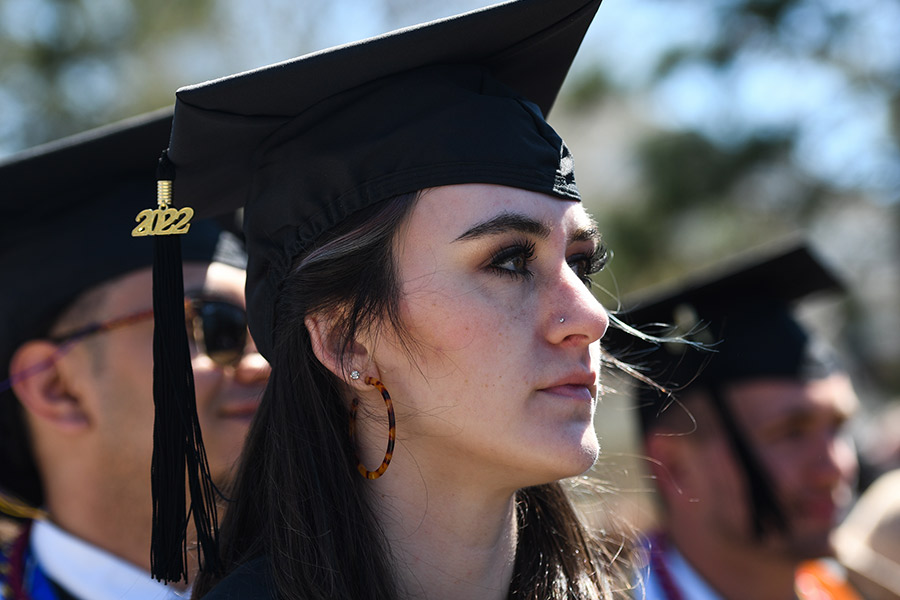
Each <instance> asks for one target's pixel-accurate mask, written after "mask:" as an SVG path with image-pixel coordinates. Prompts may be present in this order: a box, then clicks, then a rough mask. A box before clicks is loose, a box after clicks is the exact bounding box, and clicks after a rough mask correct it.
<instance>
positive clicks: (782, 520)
mask: <svg viewBox="0 0 900 600" xmlns="http://www.w3.org/2000/svg"><path fill="white" fill-rule="evenodd" d="M710 395H711V396H712V404H713V406H714V407H715V408H716V409H717V410H716V412H718V414H719V419H720V420H721V422H722V425H723V426H724V427H725V435H726V436H728V440H729V442H730V444H731V449H732V451H733V452H734V453H735V455H736V457H737V459H738V461H739V462H740V463H741V465H742V466H743V467H744V474H745V475H746V476H747V487H748V488H749V489H748V490H747V493H748V494H749V496H750V510H751V520H752V525H753V534H754V535H755V536H756V538H757V539H762V538H763V537H764V536H765V535H766V534H767V533H782V532H787V527H788V522H787V518H786V517H785V516H784V510H783V509H782V508H781V503H780V502H779V501H778V498H777V496H776V494H775V486H774V484H773V483H772V480H771V478H770V477H769V475H768V473H767V472H766V470H765V468H764V467H763V466H762V464H761V463H760V461H759V459H758V458H757V454H756V452H754V451H753V449H752V448H751V447H750V444H749V443H748V442H747V440H746V439H745V437H744V434H743V432H742V431H741V429H740V428H739V427H738V424H737V422H736V421H735V418H734V414H733V413H732V412H731V409H730V408H729V407H728V405H727V404H726V403H725V402H726V400H725V394H724V393H723V392H722V391H721V389H719V388H713V389H712V390H711V394H710Z"/></svg>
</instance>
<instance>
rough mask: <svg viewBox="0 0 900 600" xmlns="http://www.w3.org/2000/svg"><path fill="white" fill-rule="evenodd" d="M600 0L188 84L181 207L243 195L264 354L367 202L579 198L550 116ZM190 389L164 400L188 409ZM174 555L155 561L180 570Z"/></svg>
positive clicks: (456, 25)
mask: <svg viewBox="0 0 900 600" xmlns="http://www.w3.org/2000/svg"><path fill="white" fill-rule="evenodd" d="M599 5H600V0H513V1H510V2H505V3H502V4H497V5H494V6H490V7H488V8H485V9H481V10H476V11H472V12H469V13H465V14H462V15H458V16H454V17H449V18H446V19H441V20H438V21H433V22H430V23H426V24H423V25H419V26H415V27H409V28H406V29H402V30H398V31H394V32H392V33H388V34H385V35H382V36H379V37H375V38H371V39H368V40H364V41H361V42H357V43H353V44H348V45H345V46H340V47H337V48H332V49H329V50H324V51H321V52H317V53H313V54H310V55H306V56H303V57H300V58H296V59H293V60H289V61H286V62H282V63H279V64H275V65H270V66H267V67H263V68H260V69H257V70H254V71H249V72H246V73H241V74H238V75H234V76H231V77H226V78H223V79H219V80H215V81H210V82H206V83H202V84H199V85H195V86H190V87H186V88H183V89H181V90H179V91H178V92H177V94H176V96H177V101H176V107H175V117H174V124H173V129H172V136H171V142H170V146H169V148H168V151H167V157H166V158H164V160H163V165H164V173H163V174H162V177H163V178H167V177H170V178H173V179H174V181H173V186H174V189H173V199H174V205H175V206H181V207H192V208H193V209H194V210H196V212H197V214H198V215H209V214H216V213H217V212H220V211H225V210H234V209H235V208H237V207H239V206H245V220H244V232H245V235H246V239H247V246H248V251H249V255H250V258H249V264H248V273H247V275H248V280H247V304H248V319H249V322H250V330H251V333H252V334H253V336H254V340H255V342H256V344H257V347H258V348H259V350H260V352H261V353H262V354H263V356H267V357H269V358H271V356H270V354H271V352H272V348H273V347H274V340H273V338H274V334H275V332H274V306H275V300H276V295H277V292H278V288H279V285H280V283H281V281H282V280H283V278H284V277H285V276H286V275H287V273H288V270H289V269H290V268H291V266H292V263H293V261H294V259H295V258H297V256H298V255H300V254H301V253H302V252H303V251H304V249H306V248H308V247H310V245H311V244H312V243H313V242H314V240H316V239H317V238H318V237H319V236H320V235H322V234H323V233H325V232H327V231H329V230H330V229H332V228H333V227H335V226H336V225H338V224H340V223H341V222H343V221H344V219H346V218H347V217H349V216H351V215H353V214H354V213H357V212H358V211H361V210H364V209H365V208H367V207H370V206H372V205H374V204H375V203H377V202H380V201H383V200H387V199H389V198H391V197H395V196H398V195H401V194H406V193H413V192H416V191H419V190H422V189H425V188H429V187H435V186H441V185H452V184H461V183H489V184H498V185H506V186H511V187H517V188H522V189H527V190H533V191H537V192H543V193H546V194H550V195H553V196H556V197H559V198H562V199H568V200H579V198H580V197H579V194H578V189H577V187H576V186H575V180H574V173H573V160H572V156H571V154H570V153H569V151H568V149H567V148H566V146H565V144H564V143H563V141H562V140H561V139H560V137H559V136H558V135H557V134H556V132H555V131H553V129H552V128H551V127H550V126H549V125H548V124H547V123H546V121H545V120H544V116H545V115H546V114H547V112H548V111H549V110H550V108H551V106H552V105H553V103H554V100H555V98H556V96H557V93H558V91H559V89H560V86H561V85H562V82H563V80H564V78H565V76H566V74H567V72H568V70H569V67H570V65H571V63H572V60H573V58H574V56H575V54H576V52H577V50H578V48H579V46H580V44H581V41H582V38H583V36H584V34H585V32H586V30H587V28H588V26H589V24H590V22H591V20H592V19H593V16H594V14H595V12H596V11H597V9H598V7H599ZM166 165H167V166H166ZM167 268H169V267H167ZM169 301H170V302H172V301H174V300H173V299H171V298H170V300H169ZM177 368H178V367H176V369H177ZM167 377H168V378H169V379H178V377H177V376H176V377H175V378H172V377H171V376H167ZM181 397H182V394H181V392H172V393H171V394H170V393H166V394H164V395H163V396H159V395H158V396H157V403H158V404H166V405H170V406H171V408H169V409H165V410H166V411H168V410H172V411H177V410H178V408H177V406H184V405H186V404H187V403H189V402H190V400H182V399H180V398H181ZM166 421H173V420H172V419H166ZM176 495H177V492H176ZM168 502H169V500H161V503H162V504H168ZM163 513H165V514H168V511H167V510H163V511H162V512H161V513H160V514H163ZM166 518H168V517H166ZM167 528H172V525H164V524H161V523H160V524H158V526H157V527H156V529H155V530H154V531H155V535H157V534H158V535H163V533H164V531H165V530H166V529H167ZM166 554H169V555H170V554H172V551H171V550H170V549H169V550H164V549H161V548H160V550H159V552H156V553H155V556H156V559H154V560H158V563H157V564H158V565H159V567H158V568H157V567H154V574H155V575H156V576H158V577H160V578H163V579H178V578H179V569H180V566H178V565H173V566H172V567H171V568H169V567H168V566H166V565H167V563H166V561H167V558H166V556H165V555H166ZM204 554H207V553H206V552H205V551H204ZM204 568H215V565H210V564H206V565H204Z"/></svg>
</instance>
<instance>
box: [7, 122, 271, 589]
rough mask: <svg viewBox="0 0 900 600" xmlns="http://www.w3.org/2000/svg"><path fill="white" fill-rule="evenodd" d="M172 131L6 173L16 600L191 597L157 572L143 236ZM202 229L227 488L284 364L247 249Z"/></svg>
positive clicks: (36, 160)
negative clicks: (270, 335) (263, 350)
mask: <svg viewBox="0 0 900 600" xmlns="http://www.w3.org/2000/svg"><path fill="white" fill-rule="evenodd" d="M170 125H171V110H167V111H160V112H156V113H152V114H149V115H144V116H141V117H137V118H135V119H132V120H129V121H125V122H122V123H118V124H115V125H111V126H108V127H105V128H100V129H97V130H94V131H91V132H87V133H84V134H79V135H77V136H73V137H70V138H66V139H64V140H60V141H58V142H54V143H51V144H47V145H45V146H41V147H38V148H35V149H33V150H29V151H25V152H22V153H20V154H19V155H16V156H13V157H11V158H10V159H8V160H6V161H4V162H2V163H0V189H2V190H3V194H2V199H0V211H2V213H0V217H2V218H0V276H2V278H3V281H4V283H3V285H2V286H0V509H2V510H3V512H4V513H6V514H8V515H11V516H13V517H15V518H16V519H17V520H18V521H19V523H18V526H17V528H16V531H15V532H13V533H12V534H11V535H9V536H7V539H5V540H4V543H3V547H2V552H0V597H2V598H4V599H5V598H15V599H25V598H28V599H33V600H41V599H44V598H56V599H66V598H77V599H80V600H88V599H90V600H104V599H113V598H126V597H127V598H132V599H140V598H154V599H156V598H159V599H162V598H176V597H182V596H184V595H186V594H187V591H185V590H178V589H175V588H172V587H168V586H164V585H162V584H161V583H158V582H156V581H154V580H153V579H151V577H150V575H149V570H150V558H149V557H150V546H151V539H150V538H151V533H150V531H151V520H152V513H153V505H152V502H151V453H152V447H153V418H154V408H153V400H152V388H153V382H152V377H153V359H152V345H153V319H152V317H153V312H152V310H151V306H152V288H153V274H152V267H151V265H152V262H153V244H152V243H151V242H149V241H148V240H145V239H135V238H133V237H131V236H129V235H128V231H129V230H130V229H131V228H132V227H135V216H136V215H137V214H138V213H139V212H140V211H141V210H142V209H147V208H154V206H155V204H156V202H155V198H154V193H153V192H154V188H155V183H154V181H155V172H154V165H155V163H156V158H157V157H156V153H157V151H158V148H159V147H160V145H164V144H165V141H166V140H167V139H168V133H169V128H170ZM123 232H124V233H123ZM191 234H192V235H191V236H186V239H185V241H184V243H183V248H182V255H183V258H184V261H185V267H184V290H185V317H186V319H185V321H186V322H185V326H186V333H187V335H188V339H189V340H190V341H191V361H192V364H193V373H194V385H195V388H196V391H197V409H198V411H199V420H200V425H201V429H202V435H203V439H204V442H205V446H206V449H207V456H208V460H209V465H210V474H211V478H212V482H213V483H214V485H216V486H218V487H221V486H223V485H225V484H227V482H228V480H229V478H230V475H231V469H232V465H233V464H234V462H235V461H236V459H237V457H238V455H239V453H240V450H241V446H242V444H243V440H244V437H245V436H246V433H247V430H248V427H249V423H250V420H251V418H252V416H253V414H254V413H255V410H256V407H257V404H258V401H259V396H260V395H261V392H262V390H263V388H264V386H265V383H266V380H267V378H268V374H269V367H268V365H267V363H266V362H265V360H264V359H263V358H262V357H261V356H260V355H259V354H258V353H257V352H256V349H255V346H254V345H253V343H252V341H251V340H250V339H249V334H248V331H247V322H246V313H245V310H244V294H243V289H244V280H245V271H244V269H245V265H246V254H245V253H244V250H243V245H242V243H241V242H240V241H239V240H238V238H237V237H236V236H234V235H233V234H231V233H229V232H228V231H227V227H226V228H223V227H222V226H221V224H220V223H216V222H213V221H199V222H194V223H192V224H191ZM182 237H185V236H182ZM187 238H191V239H187Z"/></svg>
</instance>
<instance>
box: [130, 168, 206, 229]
mask: <svg viewBox="0 0 900 600" xmlns="http://www.w3.org/2000/svg"><path fill="white" fill-rule="evenodd" d="M156 184H157V186H156V196H157V203H158V204H159V207H158V208H147V209H145V210H142V211H141V212H139V213H138V216H137V217H135V219H134V220H135V221H137V226H136V227H135V228H134V229H132V230H131V237H142V236H145V235H178V234H184V233H187V232H188V230H189V229H190V228H191V219H193V218H194V209H193V208H190V207H185V208H181V209H177V208H172V206H171V205H172V182H171V181H165V180H163V181H157V182H156Z"/></svg>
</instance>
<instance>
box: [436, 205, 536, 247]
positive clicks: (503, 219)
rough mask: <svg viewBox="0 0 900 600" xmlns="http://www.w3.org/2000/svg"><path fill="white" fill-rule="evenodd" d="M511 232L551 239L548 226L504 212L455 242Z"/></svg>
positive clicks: (472, 229)
mask: <svg viewBox="0 0 900 600" xmlns="http://www.w3.org/2000/svg"><path fill="white" fill-rule="evenodd" d="M509 231H517V232H520V233H529V234H531V235H536V236H538V237H540V238H548V237H550V231H551V229H550V227H549V226H548V225H547V224H545V223H541V222H540V221H538V220H536V219H532V218H531V217H528V216H525V215H522V214H518V213H512V212H503V213H500V214H499V215H497V216H495V217H493V218H491V219H488V220H487V221H483V222H481V223H479V224H478V225H475V226H474V227H472V228H471V229H469V230H467V231H466V232H465V233H463V234H462V235H460V236H459V237H457V238H456V239H455V240H453V241H454V242H461V241H463V240H474V239H478V238H482V237H486V236H491V235H497V234H500V233H506V232H509Z"/></svg>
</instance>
